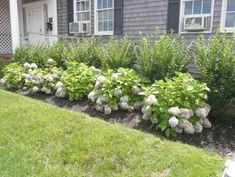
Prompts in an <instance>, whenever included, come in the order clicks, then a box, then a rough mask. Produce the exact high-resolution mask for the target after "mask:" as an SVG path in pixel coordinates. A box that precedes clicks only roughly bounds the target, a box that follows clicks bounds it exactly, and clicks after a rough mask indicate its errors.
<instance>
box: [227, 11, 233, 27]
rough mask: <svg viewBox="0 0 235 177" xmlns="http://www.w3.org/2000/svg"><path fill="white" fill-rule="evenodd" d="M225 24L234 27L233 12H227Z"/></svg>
mask: <svg viewBox="0 0 235 177" xmlns="http://www.w3.org/2000/svg"><path fill="white" fill-rule="evenodd" d="M225 26H226V27H235V13H227V16H226V23H225Z"/></svg>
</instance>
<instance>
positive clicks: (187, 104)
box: [142, 74, 211, 136]
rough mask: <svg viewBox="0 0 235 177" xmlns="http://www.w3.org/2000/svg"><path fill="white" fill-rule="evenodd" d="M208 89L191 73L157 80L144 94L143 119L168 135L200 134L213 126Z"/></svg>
mask: <svg viewBox="0 0 235 177" xmlns="http://www.w3.org/2000/svg"><path fill="white" fill-rule="evenodd" d="M189 88H190V89H189ZM178 90H181V91H180V92H179V91H178ZM207 90H208V88H207V87H206V85H204V84H200V83H198V81H196V80H194V79H193V78H192V77H191V76H189V75H188V74H179V75H178V76H176V77H174V78H173V79H172V80H169V79H166V81H157V82H156V83H155V84H153V85H152V86H151V87H150V88H149V89H147V91H146V93H145V95H146V97H145V100H144V107H143V108H142V112H143V119H145V120H150V121H151V122H152V123H153V124H154V125H155V126H156V128H159V129H161V130H162V131H164V132H165V133H166V135H167V136H170V135H174V134H175V133H183V132H184V133H186V134H194V133H201V132H202V130H203V127H204V128H210V127H211V123H210V121H209V119H208V118H207V116H208V114H209V112H210V110H211V108H210V106H209V105H208V104H206V103H205V101H206V98H207V95H206V91H207Z"/></svg>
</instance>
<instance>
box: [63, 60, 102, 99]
mask: <svg viewBox="0 0 235 177" xmlns="http://www.w3.org/2000/svg"><path fill="white" fill-rule="evenodd" d="M100 73H101V71H100V70H99V69H96V68H95V67H94V66H91V67H88V66H87V65H86V64H84V63H80V64H79V63H77V62H69V63H68V68H67V70H66V71H65V72H64V74H63V76H62V80H63V81H62V82H63V84H64V88H65V91H66V93H67V94H68V96H69V100H70V101H73V100H78V99H81V98H84V97H85V96H87V95H88V93H89V92H90V91H92V90H93V89H94V86H95V80H96V77H97V76H98V75H99V74H100Z"/></svg>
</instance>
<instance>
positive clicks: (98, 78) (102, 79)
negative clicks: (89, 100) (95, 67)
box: [96, 76, 106, 84]
mask: <svg viewBox="0 0 235 177" xmlns="http://www.w3.org/2000/svg"><path fill="white" fill-rule="evenodd" d="M105 80H106V78H105V77H104V76H99V77H97V79H96V82H98V83H101V84H102V83H104V81H105Z"/></svg>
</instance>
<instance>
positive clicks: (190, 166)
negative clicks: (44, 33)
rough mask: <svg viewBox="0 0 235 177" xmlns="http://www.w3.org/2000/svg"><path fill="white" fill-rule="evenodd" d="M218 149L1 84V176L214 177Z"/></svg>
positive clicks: (217, 168)
mask: <svg viewBox="0 0 235 177" xmlns="http://www.w3.org/2000/svg"><path fill="white" fill-rule="evenodd" d="M223 164H224V159H223V158H222V157H220V156H219V155H217V154H216V153H213V152H209V151H207V150H203V149H199V148H195V147H193V146H189V145H184V144H181V143H176V142H171V141H167V140H162V139H160V138H158V137H155V136H153V135H150V134H147V133H143V132H140V131H137V130H133V129H130V128H127V127H124V126H122V125H112V124H109V123H106V122H104V121H101V120H99V119H93V118H90V117H89V116H86V115H84V114H81V113H75V112H71V111H68V110H64V109H60V108H57V107H55V106H52V105H48V104H45V103H42V102H40V101H36V100H33V99H30V98H26V97H22V96H19V95H15V94H12V93H9V92H6V91H2V90H0V176H1V177H8V176H10V177H21V176H22V177H25V176H30V177H31V176H41V177H47V176H48V177H53V176H55V177H60V176H61V177H62V176H63V177H64V176H79V177H80V176H81V177H83V176H84V177H99V176H101V177H112V176H115V177H131V176H133V177H139V176H146V177H165V176H178V177H216V176H220V175H221V170H222V168H223Z"/></svg>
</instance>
